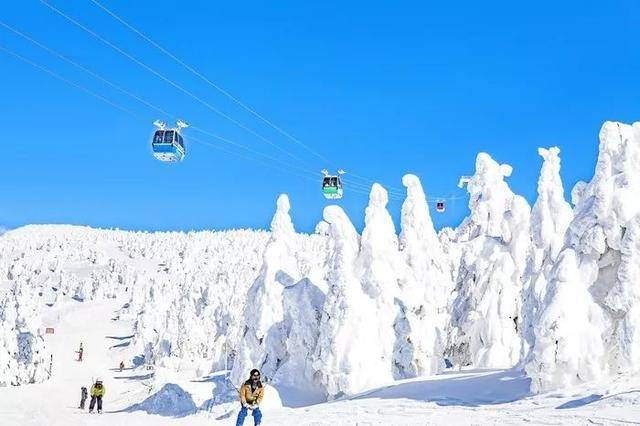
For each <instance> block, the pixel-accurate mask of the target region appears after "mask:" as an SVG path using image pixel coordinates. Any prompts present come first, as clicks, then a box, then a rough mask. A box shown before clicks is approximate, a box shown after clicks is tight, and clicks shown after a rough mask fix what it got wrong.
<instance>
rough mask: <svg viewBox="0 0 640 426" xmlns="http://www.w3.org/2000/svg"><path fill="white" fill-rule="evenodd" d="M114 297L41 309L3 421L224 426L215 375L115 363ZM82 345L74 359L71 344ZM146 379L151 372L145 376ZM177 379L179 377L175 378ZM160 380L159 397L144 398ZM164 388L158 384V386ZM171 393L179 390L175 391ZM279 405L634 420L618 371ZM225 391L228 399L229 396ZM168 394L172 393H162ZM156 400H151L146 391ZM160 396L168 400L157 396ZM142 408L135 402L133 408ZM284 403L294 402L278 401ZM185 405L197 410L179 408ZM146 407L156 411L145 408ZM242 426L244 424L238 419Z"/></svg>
mask: <svg viewBox="0 0 640 426" xmlns="http://www.w3.org/2000/svg"><path fill="white" fill-rule="evenodd" d="M122 304H123V301H120V300H112V301H107V302H87V303H83V302H76V301H70V303H68V304H65V305H64V306H63V307H62V308H56V307H52V308H47V309H45V313H44V316H43V320H44V323H45V324H46V325H47V326H50V327H54V328H55V334H49V335H47V336H46V343H47V345H48V347H49V348H50V350H51V353H52V354H53V356H54V364H53V373H52V377H51V379H50V380H48V381H46V382H43V383H38V384H32V385H28V386H19V387H5V388H0V419H1V423H2V424H3V425H16V426H17V425H25V426H26V425H38V426H41V425H52V426H55V425H61V426H62V425H74V426H80V425H85V424H87V425H109V426H114V425H180V424H185V425H186V424H189V425H210V424H220V425H230V424H234V422H235V416H236V414H237V408H238V407H237V405H238V404H237V403H236V402H235V401H234V402H229V403H222V404H220V405H216V406H212V405H211V404H210V400H211V399H212V397H213V396H214V394H215V389H216V386H220V384H221V383H224V377H225V374H224V372H219V373H215V374H211V375H209V374H208V375H206V376H204V377H193V378H188V375H186V376H183V375H182V374H180V373H175V372H169V371H166V370H163V369H158V370H156V371H153V370H146V367H145V366H144V365H142V366H138V367H132V366H130V365H128V366H127V367H126V369H125V370H124V371H123V372H119V371H118V369H117V366H118V364H119V363H120V361H121V360H122V359H126V358H127V357H128V356H129V352H130V350H131V348H130V346H129V342H130V340H131V333H132V330H133V328H132V327H133V324H132V322H131V321H129V320H123V319H118V318H117V317H118V312H120V310H121V307H122ZM80 341H82V342H83V346H84V348H85V352H84V359H83V361H82V362H78V361H77V360H76V359H77V354H76V353H75V351H76V350H77V348H78V345H79V342H80ZM154 375H157V376H161V377H154ZM97 377H99V378H101V379H102V380H103V381H104V383H105V386H106V389H107V394H106V397H105V402H104V413H103V414H102V415H98V414H92V415H90V414H88V413H87V411H86V410H85V411H84V412H82V411H81V410H79V409H78V408H77V406H78V403H79V397H80V387H81V386H83V385H85V386H89V385H90V383H91V380H92V379H93V378H97ZM185 377H186V378H185ZM165 384H174V385H177V389H178V392H175V391H174V392H169V391H168V392H165V393H168V394H169V395H165V397H166V398H167V399H166V400H165V402H164V403H162V401H160V403H156V404H155V405H154V404H151V403H149V402H147V403H146V404H145V403H144V401H145V400H147V399H148V398H150V397H154V396H155V395H157V394H158V393H160V394H162V393H163V392H162V389H163V387H164V386H165ZM165 389H166V388H165ZM180 392H186V394H187V395H182V399H180V396H181V395H180ZM280 393H281V398H282V400H283V404H284V405H285V407H282V408H271V409H269V408H266V409H264V410H263V411H264V412H265V421H264V423H265V424H270V425H296V426H297V425H355V424H358V425H425V424H460V425H467V424H468V425H472V424H476V425H487V424H500V425H508V424H557V425H566V424H576V425H584V424H607V425H616V424H619V425H624V424H637V422H638V421H639V419H640V379H639V378H630V377H626V376H620V377H619V378H617V379H614V380H611V381H610V382H608V383H600V384H598V385H595V386H583V387H579V388H575V389H573V390H571V391H565V392H563V393H558V392H554V393H549V394H542V395H536V396H531V395H530V393H529V379H528V378H527V377H526V376H525V375H524V374H523V372H522V371H521V370H517V369H507V370H462V371H449V370H447V371H445V372H444V373H443V374H440V375H436V376H432V377H423V378H416V379H409V380H402V381H398V382H396V383H394V384H393V385H390V386H387V387H382V388H379V389H373V390H370V391H367V392H364V393H362V394H359V395H355V396H352V397H349V398H346V399H342V400H337V401H333V402H325V403H320V404H315V405H309V406H302V407H300V406H297V405H300V404H301V403H304V402H305V401H301V398H303V399H304V396H300V395H297V394H296V393H295V392H292V393H291V394H288V393H287V391H286V390H285V389H281V390H280ZM232 396H235V395H232ZM171 398H173V399H171ZM155 399H156V400H158V399H160V398H159V396H156V397H155ZM167 401H169V402H167ZM136 405H142V407H136ZM287 405H293V406H297V407H292V406H287ZM190 407H193V408H195V409H196V410H197V411H195V412H193V413H191V412H189V409H190ZM138 408H141V409H142V408H149V409H150V410H151V411H152V412H158V413H162V415H160V414H147V412H145V411H141V410H139V409H138ZM246 423H247V424H251V421H250V420H247V422H246Z"/></svg>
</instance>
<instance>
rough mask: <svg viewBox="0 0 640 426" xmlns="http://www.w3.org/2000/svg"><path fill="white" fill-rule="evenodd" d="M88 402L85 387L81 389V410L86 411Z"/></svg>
mask: <svg viewBox="0 0 640 426" xmlns="http://www.w3.org/2000/svg"><path fill="white" fill-rule="evenodd" d="M86 401H87V388H86V386H83V387H81V388H80V409H81V410H84V403H85V402H86Z"/></svg>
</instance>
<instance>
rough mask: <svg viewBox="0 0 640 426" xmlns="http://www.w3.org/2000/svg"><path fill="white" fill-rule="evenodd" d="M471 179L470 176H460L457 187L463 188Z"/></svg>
mask: <svg viewBox="0 0 640 426" xmlns="http://www.w3.org/2000/svg"><path fill="white" fill-rule="evenodd" d="M470 180H471V176H460V179H459V180H458V188H463V187H464V186H465V185H466V184H468V183H469V181H470Z"/></svg>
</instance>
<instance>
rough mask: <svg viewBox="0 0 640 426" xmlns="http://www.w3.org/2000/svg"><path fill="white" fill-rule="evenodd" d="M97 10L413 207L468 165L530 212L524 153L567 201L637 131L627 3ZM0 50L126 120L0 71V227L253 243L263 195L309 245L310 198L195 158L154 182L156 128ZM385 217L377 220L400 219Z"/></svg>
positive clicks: (42, 78) (84, 43)
mask: <svg viewBox="0 0 640 426" xmlns="http://www.w3.org/2000/svg"><path fill="white" fill-rule="evenodd" d="M101 1H102V2H103V3H104V4H105V5H106V6H108V7H109V8H111V9H112V10H113V11H114V12H116V13H118V14H120V15H121V16H122V17H123V18H125V19H127V20H128V21H129V22H130V23H132V24H133V25H135V26H136V27H138V28H139V29H140V30H142V31H144V32H146V33H147V34H148V35H149V36H151V37H152V38H153V39H155V40H156V41H157V42H159V43H160V44H162V45H163V46H165V47H166V48H168V49H169V50H171V51H173V52H175V53H177V54H178V55H179V56H180V57H181V58H183V59H184V60H185V61H187V62H188V63H190V64H192V65H194V66H195V67H196V68H198V69H199V70H200V71H202V72H203V73H204V74H206V75H207V76H208V77H210V78H211V79H212V80H214V81H215V82H216V83H218V84H220V85H221V86H223V87H224V88H225V89H227V90H229V91H230V92H231V93H233V94H234V95H235V96H237V97H239V98H241V99H242V100H244V101H245V102H246V103H248V104H250V105H251V106H252V107H254V108H255V109H256V110H258V111H260V112H261V113H262V114H264V115H265V116H267V117H268V118H269V119H271V120H273V121H274V122H275V123H277V124H278V125H280V126H281V127H283V128H284V129H286V130H287V131H288V132H290V133H292V134H293V135H295V136H296V137H298V138H299V139H300V140H302V141H303V142H304V143H306V144H308V145H309V146H311V147H312V148H313V149H315V150H317V151H319V152H321V153H322V154H323V155H325V156H327V157H329V158H331V159H332V160H333V161H334V163H335V164H338V165H340V166H341V167H343V168H345V169H346V170H347V171H349V170H353V171H355V172H356V173H358V174H360V175H365V176H368V177H373V178H375V179H376V180H377V181H379V182H381V183H382V184H383V185H392V186H395V187H402V186H401V183H400V179H401V177H402V175H403V174H404V173H406V172H413V173H416V174H417V175H419V176H420V178H421V179H422V182H423V185H424V187H425V189H426V191H427V193H428V194H445V195H448V194H454V195H465V193H464V192H461V191H460V190H458V189H457V187H456V183H457V180H458V177H459V176H460V175H463V174H470V173H472V172H473V166H474V159H475V156H476V154H477V153H478V152H479V151H486V152H488V153H490V154H491V155H492V156H493V157H494V158H495V159H497V160H498V161H501V162H507V163H510V164H511V165H513V167H514V173H513V176H512V177H511V178H510V179H509V182H510V185H511V187H512V188H513V189H514V191H515V192H517V193H520V194H522V195H524V196H525V197H527V199H528V200H529V201H530V203H533V201H534V200H535V190H536V179H537V175H538V172H539V167H540V158H539V157H538V155H537V152H536V148H537V147H538V146H551V145H558V146H560V148H561V150H562V152H561V156H562V159H563V171H562V175H563V179H564V183H565V189H566V191H567V193H568V192H569V191H570V189H571V187H572V186H573V184H574V183H575V182H576V181H577V180H578V179H589V178H590V177H591V176H592V173H593V167H594V163H595V158H596V154H597V135H598V131H599V128H600V126H601V124H602V122H603V121H604V120H607V119H614V120H620V121H625V122H632V121H637V120H640V102H639V100H640V51H639V50H638V40H640V25H638V21H639V19H640V3H638V2H637V1H635V0H624V1H623V0H613V1H609V2H602V1H557V0H556V1H546V0H543V1H538V2H513V1H500V2H491V1H490V2H476V1H463V2H442V1H437V2H436V1H416V2H390V1H380V2H371V1H367V2H344V1H323V2H301V1H277V0H276V1H269V2H266V1H263V2H253V1H233V2H218V1H188V0H184V1H178V0H159V1H153V2H151V1H135V2H134V1H124V0H101ZM5 3H6V4H4V5H3V7H2V15H1V17H0V19H2V20H3V21H5V22H7V23H8V24H10V25H13V26H15V27H16V28H18V29H20V30H22V31H24V32H27V33H29V34H31V35H32V36H33V37H35V38H37V39H38V40H40V41H42V42H44V43H46V44H47V45H49V46H50V47H52V48H54V49H57V50H59V51H61V52H62V53H64V54H66V55H68V56H70V57H71V58H73V59H75V60H76V61H78V62H80V63H82V64H83V65H85V66H87V67H89V68H91V69H93V70H95V71H97V72H99V73H100V74H102V75H104V76H105V77H107V78H109V79H110V80H112V81H114V82H116V83H118V84H120V85H122V86H124V87H126V88H127V89H129V90H131V91H132V92H135V93H136V94H139V95H141V96H143V97H145V98H146V99H148V100H150V101H151V102H153V103H154V104H157V105H159V106H162V107H163V108H165V109H167V110H169V111H171V112H175V113H177V114H179V115H180V116H182V117H184V118H185V119H187V120H189V121H191V122H193V123H195V124H197V125H198V126H199V127H202V128H206V129H207V130H210V131H213V132H216V133H219V134H221V135H224V136H225V137H227V138H229V139H232V140H234V141H236V142H238V143H242V144H244V145H247V146H249V147H251V148H252V149H255V150H259V151H262V152H265V153H267V154H268V155H271V156H274V157H278V158H281V159H283V160H285V161H288V160H287V157H286V156H284V155H282V154H281V153H280V152H278V151H277V150H275V149H273V147H270V146H269V145H267V144H265V143H263V142H261V141H260V140H259V139H257V138H256V137H254V136H252V135H251V134H249V133H247V132H245V131H243V130H241V129H239V128H237V127H235V126H234V125H232V124H230V123H229V122H227V121H225V120H224V119H222V118H220V117H219V116H217V115H215V114H213V113H212V112H211V111H209V110H208V109H206V108H205V107H203V106H201V105H199V104H197V103H196V102H195V101H193V99H191V98H189V97H187V96H185V95H184V94H181V93H180V92H178V91H176V90H175V89H174V88H172V87H171V86H169V85H168V84H166V83H164V82H162V81H161V80H159V79H157V78H155V77H153V76H152V75H151V74H149V73H148V72H147V71H145V70H143V69H141V68H140V67H138V66H137V65H135V64H133V63H132V62H130V61H129V60H127V59H126V58H124V57H122V56H121V55H119V54H118V53H116V52H115V51H113V50H111V49H109V48H108V47H106V46H104V45H102V44H101V43H100V42H98V41H96V40H95V39H92V38H91V37H90V36H88V35H87V34H86V33H84V32H82V31H81V30H79V29H78V28H76V27H73V26H72V25H71V24H69V23H68V22H67V21H65V20H64V19H63V18H61V17H60V16H57V15H55V14H54V13H53V12H51V11H50V10H48V9H47V8H46V7H45V6H43V5H42V4H40V3H39V2H38V1H37V0H24V1H19V2H5ZM51 3H52V4H54V5H56V6H57V7H59V8H61V9H62V10H64V11H65V12H67V13H68V14H70V15H71V16H73V17H75V18H77V19H78V20H80V21H81V22H83V23H85V24H87V25H88V26H89V27H91V29H93V30H95V31H97V32H99V33H100V34H102V35H104V36H105V37H107V38H108V39H109V40H111V41H113V42H114V43H116V44H118V45H119V46H121V47H123V48H124V49H125V50H127V51H128V52H130V53H131V54H133V55H135V56H136V57H137V58H139V59H141V60H143V61H144V62H146V63H148V64H149V65H150V66H152V67H153V68H155V69H157V70H159V71H161V72H162V73H164V74H166V75H167V76H169V77H170V78H172V79H173V80H175V81H176V82H179V83H180V84H182V85H184V86H185V87H187V88H188V89H189V90H191V91H193V92H194V93H196V94H198V95H199V96H201V97H202V98H203V99H206V100H207V101H208V102H210V103H211V104H213V105H215V106H216V107H218V108H219V109H221V110H223V111H225V112H227V113H228V114H230V115H232V116H233V117H234V118H236V119H238V120H241V121H242V122H243V123H246V124H247V125H249V126H251V127H252V128H254V129H255V130H256V131H257V132H259V133H260V134H263V135H264V136H265V137H267V138H269V139H271V140H272V141H273V142H274V143H277V144H278V145H280V146H282V147H284V148H286V149H288V150H291V151H294V152H295V153H296V154H297V155H299V156H302V157H304V158H305V159H306V160H308V162H309V163H311V164H310V166H309V167H311V168H312V169H314V170H316V169H317V170H320V169H321V168H323V167H324V166H325V165H324V164H323V163H322V161H319V160H318V159H317V158H315V157H314V156H312V155H311V154H309V153H308V152H306V151H305V150H302V149H299V147H296V145H295V144H293V143H292V142H290V141H288V140H287V139H285V138H282V137H280V136H279V135H278V134H277V133H276V132H273V131H272V130H270V129H269V128H268V127H266V126H264V125H262V124H261V123H260V122H258V121H256V120H255V119H253V118H252V117H251V116H250V115H248V114H246V113H245V112H243V111H242V110H241V109H239V108H238V107H237V106H235V105H234V104H233V103H231V102H229V101H228V100H227V99H225V98H224V97H223V96H221V95H220V94H219V93H217V92H215V91H214V90H212V89H211V88H209V87H208V86H206V85H205V84H203V83H202V82H201V81H199V80H198V79H196V78H195V77H194V76H193V75H191V74H189V73H188V72H186V71H185V70H184V69H182V68H181V67H180V66H178V65H176V64H175V63H172V62H171V61H170V60H169V59H167V58H166V57H164V56H162V55H161V54H159V53H158V52H157V51H156V50H154V49H153V48H151V47H150V46H148V45H147V44H145V43H144V42H143V41H142V40H141V39H139V38H138V37H137V36H136V35H135V34H133V33H131V32H129V31H128V30H127V29H126V28H124V27H122V26H121V25H120V24H118V23H117V22H115V21H114V20H113V19H112V18H110V17H109V16H107V15H106V14H105V13H103V12H102V11H100V10H99V9H97V8H96V7H95V6H94V5H92V4H91V2H90V1H89V0H82V1H69V0H51ZM0 44H2V45H4V46H6V47H9V48H11V49H12V50H15V51H16V52H19V53H21V54H23V55H25V56H28V57H29V58H32V59H33V60H36V61H38V62H39V63H42V64H43V65H46V66H47V67H50V68H51V69H53V70H55V71H56V72H58V73H60V74H62V75H64V76H65V77H67V78H69V79H71V80H74V81H77V82H79V83H81V84H83V85H86V86H87V87H89V88H91V89H92V90H95V91H96V92H99V93H100V94H102V95H104V96H105V97H108V98H109V99H112V100H113V101H116V102H118V103H120V104H122V105H124V106H126V107H128V108H130V109H132V110H135V112H136V113H138V114H140V115H142V116H143V117H144V119H145V120H146V121H144V120H142V121H138V120H136V119H133V118H132V117H130V116H128V115H126V114H123V113H122V112H120V111H118V110H116V109H114V108H112V107H110V106H108V105H106V104H104V103H101V102H100V101H98V100H97V99H95V98H93V97H90V96H88V95H86V94H85V93H82V92H80V91H78V90H76V89H74V88H72V87H69V86H67V85H65V84H64V83H62V82H59V81H57V80H55V79H52V78H51V77H50V76H48V75H46V74H43V73H42V72H40V71H38V70H35V69H33V68H32V67H30V66H28V65H26V64H24V63H21V62H19V61H16V60H15V59H14V58H12V57H9V56H7V55H5V54H3V53H0V64H1V66H0V89H1V90H2V101H1V102H0V116H1V117H2V123H3V137H2V142H1V143H0V144H1V146H2V155H1V156H0V181H1V182H2V184H1V186H0V191H1V193H2V198H1V200H0V224H3V225H5V226H8V227H16V226H19V225H23V224H27V223H72V224H87V225H92V226H100V227H119V228H122V229H145V230H191V229H211V228H215V229H223V228H230V227H234V228H238V227H266V226H267V225H268V223H269V221H270V219H271V215H272V213H273V210H274V207H275V199H276V197H277V195H278V194H279V193H282V192H285V193H288V194H289V196H290V198H291V202H292V216H293V219H294V223H295V224H296V226H297V228H298V229H300V230H303V231H311V230H312V229H313V227H314V225H315V223H316V222H317V221H318V220H319V219H320V218H321V215H322V209H323V207H324V206H325V205H326V204H327V202H326V201H325V200H324V198H323V197H322V196H321V194H320V192H319V181H318V182H312V181H308V180H304V179H300V178H298V177H294V176H291V175H289V174H288V173H283V172H281V171H276V170H273V169H270V168H268V167H265V166H263V165H261V164H259V163H255V162H251V161H247V160H246V159H242V158H238V157H235V156H232V155H228V154H225V153H222V152H220V151H218V150H216V149H212V148H209V147H206V146H202V145H198V144H195V143H191V144H190V145H189V146H188V149H189V151H188V156H187V158H186V159H185V161H184V162H183V163H181V164H177V165H166V164H162V163H160V162H158V161H157V160H155V159H154V158H153V157H152V156H151V153H150V147H149V139H148V138H149V136H150V132H151V131H152V125H151V124H150V123H151V122H152V121H153V119H155V118H159V117H157V116H158V114H157V113H155V112H154V111H152V110H149V109H148V108H146V107H144V106H142V105H140V104H138V103H136V102H135V101H133V100H131V99H129V98H127V97H126V96H123V95H121V94H120V93H118V92H116V91H114V90H113V89H110V88H109V87H107V86H105V85H104V84H102V83H100V82H98V81H96V80H94V79H91V78H90V77H88V76H86V75H84V74H83V73H82V72H79V71H78V70H76V69H74V68H73V67H71V66H69V65H68V64H65V63H64V62H61V61H59V60H57V59H55V58H54V57H52V56H50V55H49V54H47V53H46V52H43V51H41V50H39V49H38V48H37V47H35V46H33V45H31V44H29V43H28V42H25V41H24V40H21V39H20V38H18V37H16V36H15V35H13V34H11V33H9V32H7V31H6V30H5V29H2V28H0ZM190 134H192V135H197V134H196V133H195V132H193V131H189V130H187V132H186V136H187V139H188V136H189V135H190ZM198 137H200V135H198ZM207 140H208V141H210V142H211V143H218V142H216V141H215V140H214V139H207ZM318 176H319V175H318ZM366 201H367V200H366V197H365V196H362V195H361V194H354V193H349V189H348V188H347V195H346V196H345V199H344V200H343V201H341V202H340V204H341V205H342V206H343V207H344V208H345V209H346V210H347V212H348V214H349V215H350V217H351V218H352V220H353V221H354V223H355V224H356V225H357V226H358V227H360V226H361V225H362V221H363V216H364V207H365V205H366ZM389 208H390V210H391V211H392V213H393V214H394V217H396V218H397V217H398V215H399V210H400V202H398V201H394V202H392V203H390V206H389ZM466 213H467V207H466V199H463V200H460V201H458V202H456V203H455V204H451V203H450V204H449V205H448V210H447V212H446V213H444V214H436V213H435V212H433V213H432V214H433V216H434V217H435V222H436V225H437V226H438V227H442V226H447V225H456V224H458V223H459V222H460V220H461V219H462V218H463V217H464V216H465V214H466Z"/></svg>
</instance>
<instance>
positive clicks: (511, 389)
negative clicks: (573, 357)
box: [347, 369, 531, 407]
mask: <svg viewBox="0 0 640 426" xmlns="http://www.w3.org/2000/svg"><path fill="white" fill-rule="evenodd" d="M465 373H468V374H465ZM453 374H456V375H455V376H453V377H447V376H448V375H453ZM458 374H461V375H458ZM530 383H531V379H529V378H528V377H526V375H525V374H524V371H522V370H515V369H511V370H506V371H505V370H473V371H468V372H462V373H457V372H456V373H444V374H441V375H438V376H433V377H430V378H428V379H415V380H412V381H408V382H403V383H398V384H394V385H391V386H388V387H385V388H381V389H376V390H373V391H369V392H366V393H364V394H361V395H356V396H354V397H350V398H347V399H351V400H353V399H369V398H378V399H403V398H404V399H412V400H415V401H423V402H433V403H435V404H437V405H441V406H454V405H457V406H463V407H479V406H481V405H495V404H506V403H509V402H513V401H517V400H520V399H523V398H525V397H528V396H530V391H529V385H530Z"/></svg>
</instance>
